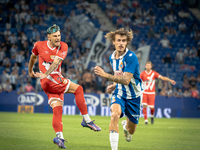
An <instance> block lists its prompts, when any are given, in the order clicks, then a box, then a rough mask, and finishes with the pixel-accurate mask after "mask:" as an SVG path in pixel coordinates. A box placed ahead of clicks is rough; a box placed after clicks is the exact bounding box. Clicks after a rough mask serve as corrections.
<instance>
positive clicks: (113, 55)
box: [111, 48, 128, 59]
mask: <svg viewBox="0 0 200 150" xmlns="http://www.w3.org/2000/svg"><path fill="white" fill-rule="evenodd" d="M127 52H128V48H126V51H125V53H124V54H123V55H121V56H119V59H122V58H123V57H124V56H125V55H126V53H127ZM115 54H116V50H115V51H114V52H113V53H112V56H111V59H115Z"/></svg>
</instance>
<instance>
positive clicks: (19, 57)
mask: <svg viewBox="0 0 200 150" xmlns="http://www.w3.org/2000/svg"><path fill="white" fill-rule="evenodd" d="M23 54H24V52H23V51H19V52H17V55H16V60H15V61H16V63H17V65H18V66H19V67H21V66H22V62H23V61H24V56H23Z"/></svg>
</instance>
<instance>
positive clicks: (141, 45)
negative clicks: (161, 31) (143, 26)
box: [138, 40, 147, 48]
mask: <svg viewBox="0 0 200 150" xmlns="http://www.w3.org/2000/svg"><path fill="white" fill-rule="evenodd" d="M146 45H147V44H146V43H145V41H144V40H142V42H141V43H140V44H139V46H138V47H139V48H140V47H143V46H146Z"/></svg>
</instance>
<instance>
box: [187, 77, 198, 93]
mask: <svg viewBox="0 0 200 150" xmlns="http://www.w3.org/2000/svg"><path fill="white" fill-rule="evenodd" d="M189 84H190V90H193V89H196V88H197V79H196V78H195V77H194V75H191V76H190V79H189Z"/></svg>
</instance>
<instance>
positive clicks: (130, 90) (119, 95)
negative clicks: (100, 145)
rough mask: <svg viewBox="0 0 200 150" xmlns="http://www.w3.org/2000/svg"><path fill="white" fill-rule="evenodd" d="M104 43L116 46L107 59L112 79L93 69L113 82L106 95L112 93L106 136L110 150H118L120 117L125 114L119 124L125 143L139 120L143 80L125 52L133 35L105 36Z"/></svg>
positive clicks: (131, 55)
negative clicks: (121, 127) (108, 137)
mask: <svg viewBox="0 0 200 150" xmlns="http://www.w3.org/2000/svg"><path fill="white" fill-rule="evenodd" d="M105 37H106V39H107V40H108V41H110V42H111V43H112V44H113V45H114V46H115V51H114V52H113V54H112V55H111V56H110V58H109V59H110V63H111V66H112V68H113V71H114V75H111V74H108V73H106V72H104V70H103V69H102V68H100V67H99V66H96V67H94V72H95V74H96V75H99V76H101V77H103V78H106V79H108V80H110V81H113V84H112V85H109V86H108V87H107V92H108V93H112V92H113V94H112V98H111V113H112V114H111V121H110V125H109V132H110V134H109V136H110V144H111V149H112V150H117V149H118V140H119V126H118V122H119V119H120V117H122V116H123V115H124V114H125V115H126V116H127V119H126V120H123V121H122V125H123V130H124V135H125V139H126V140H127V141H128V142H130V141H131V138H132V134H133V133H134V132H135V130H136V126H137V124H138V120H139V116H140V104H141V95H142V80H141V79H140V72H139V62H138V59H137V57H136V55H135V54H134V53H133V52H132V51H130V50H129V49H128V48H127V45H128V44H130V43H131V41H132V39H133V33H132V31H131V30H130V31H127V30H124V28H121V29H119V30H116V31H111V32H109V33H107V34H106V36H105Z"/></svg>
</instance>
